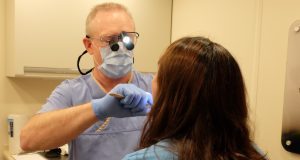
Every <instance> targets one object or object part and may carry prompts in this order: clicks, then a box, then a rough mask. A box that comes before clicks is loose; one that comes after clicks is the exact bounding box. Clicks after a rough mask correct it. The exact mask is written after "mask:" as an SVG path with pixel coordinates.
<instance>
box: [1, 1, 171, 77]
mask: <svg viewBox="0 0 300 160" xmlns="http://www.w3.org/2000/svg"><path fill="white" fill-rule="evenodd" d="M102 2H106V1H105V0H101V1H99V0H98V1H96V0H88V1H87V0H77V1H71V0H64V1H61V0H43V1H36V0H26V1H24V0H7V1H6V5H7V6H6V7H7V8H6V9H7V14H6V16H7V18H6V25H7V27H6V29H7V30H6V39H7V47H6V48H7V50H6V51H7V56H6V58H7V59H6V63H7V64H6V66H7V76H9V77H19V76H20V77H24V76H25V77H26V76H29V77H32V76H38V77H63V78H64V77H69V76H73V75H76V74H77V73H78V72H77V68H76V62H77V58H78V56H79V55H80V54H81V53H82V52H83V51H84V50H85V48H84V46H83V44H82V39H83V37H84V36H85V19H86V16H87V15H88V13H89V11H90V10H91V8H92V7H93V6H94V5H96V4H99V3H102ZM114 2H117V3H121V4H124V5H125V6H126V7H127V8H128V9H129V11H130V12H131V13H132V15H133V17H134V19H135V22H136V31H137V32H139V33H140V37H139V39H138V43H137V46H136V48H135V51H134V53H135V64H134V66H135V68H136V69H137V70H139V71H142V72H155V71H156V69H157V60H158V58H159V56H160V54H161V53H162V52H163V50H164V49H165V48H166V47H167V46H168V45H169V43H170V33H171V31H170V29H171V7H172V6H171V4H172V0H164V1H161V0H130V1H124V0H115V1H114ZM81 66H82V68H84V69H89V68H91V67H93V61H92V57H91V56H89V55H88V54H86V55H85V56H84V57H83V58H82V61H81Z"/></svg>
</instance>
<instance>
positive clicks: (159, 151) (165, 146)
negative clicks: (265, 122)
mask: <svg viewBox="0 0 300 160" xmlns="http://www.w3.org/2000/svg"><path fill="white" fill-rule="evenodd" d="M170 143H171V142H170V140H169V139H165V140H162V141H159V142H157V143H156V144H154V145H152V146H150V147H147V148H144V149H141V150H138V151H136V152H133V153H130V154H127V155H126V156H125V157H124V158H123V159H122V160H177V159H178V155H177V153H176V152H174V151H171V150H170V149H169V148H170ZM252 146H253V148H254V149H255V150H256V151H257V152H258V153H259V154H261V155H262V156H265V155H266V154H265V153H264V152H263V151H262V150H261V149H260V148H259V147H258V146H257V145H256V144H255V143H252ZM265 158H266V159H267V157H265Z"/></svg>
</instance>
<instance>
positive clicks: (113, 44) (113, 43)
mask: <svg viewBox="0 0 300 160" xmlns="http://www.w3.org/2000/svg"><path fill="white" fill-rule="evenodd" d="M119 40H120V41H121V42H122V43H123V44H124V46H125V47H126V49H127V50H130V51H131V50H133V48H134V43H133V40H132V38H131V37H130V36H129V35H128V33H127V32H122V33H121V34H120V35H118V36H117V37H116V38H112V39H111V40H110V41H109V46H110V49H111V50H112V51H118V50H119V48H120V47H119V44H118V42H119Z"/></svg>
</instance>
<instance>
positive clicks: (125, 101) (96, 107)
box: [92, 84, 153, 120]
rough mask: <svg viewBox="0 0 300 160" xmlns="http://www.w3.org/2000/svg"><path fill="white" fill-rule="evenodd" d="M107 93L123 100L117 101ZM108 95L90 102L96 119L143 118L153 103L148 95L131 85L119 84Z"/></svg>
mask: <svg viewBox="0 0 300 160" xmlns="http://www.w3.org/2000/svg"><path fill="white" fill-rule="evenodd" d="M109 93H115V94H119V95H122V96H123V97H124V98H122V99H118V98H116V97H113V96H111V95H109ZM109 93H108V94H107V95H105V96H104V97H103V98H100V99H94V100H92V107H93V111H94V113H95V114H96V116H97V117H98V119H101V120H103V119H105V118H107V117H117V118H123V117H132V116H144V115H146V114H147V113H148V112H149V111H150V107H149V105H152V103H153V100H152V95H151V94H150V93H148V92H145V91H143V90H142V89H140V88H138V87H136V86H135V85H133V84H119V85H117V86H115V87H114V88H113V89H112V90H111V91H110V92H109Z"/></svg>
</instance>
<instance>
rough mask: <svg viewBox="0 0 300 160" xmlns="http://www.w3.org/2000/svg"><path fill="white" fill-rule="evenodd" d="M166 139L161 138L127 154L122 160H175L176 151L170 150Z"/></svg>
mask: <svg viewBox="0 0 300 160" xmlns="http://www.w3.org/2000/svg"><path fill="white" fill-rule="evenodd" d="M169 144H170V143H169V141H168V140H162V141H160V142H158V143H156V144H154V145H152V146H150V147H148V148H144V149H141V150H138V151H136V152H133V153H130V154H127V155H126V156H125V157H124V158H123V159H122V160H177V159H178V157H177V155H176V153H174V152H172V151H170V150H169V149H168V148H170V147H169Z"/></svg>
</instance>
